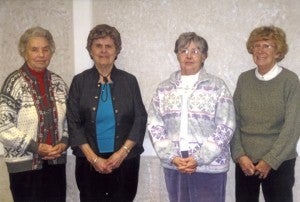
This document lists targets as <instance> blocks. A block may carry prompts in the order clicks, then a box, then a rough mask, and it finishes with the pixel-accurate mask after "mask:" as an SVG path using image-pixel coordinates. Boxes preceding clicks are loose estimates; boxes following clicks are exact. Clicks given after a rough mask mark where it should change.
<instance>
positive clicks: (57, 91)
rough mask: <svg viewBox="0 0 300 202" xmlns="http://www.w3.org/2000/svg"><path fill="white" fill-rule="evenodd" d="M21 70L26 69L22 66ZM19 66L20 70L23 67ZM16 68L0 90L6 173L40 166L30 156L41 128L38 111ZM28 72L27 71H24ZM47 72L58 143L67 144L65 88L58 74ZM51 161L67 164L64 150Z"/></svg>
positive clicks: (0, 128) (0, 138)
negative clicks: (55, 115) (55, 116)
mask: <svg viewBox="0 0 300 202" xmlns="http://www.w3.org/2000/svg"><path fill="white" fill-rule="evenodd" d="M22 68H23V70H24V69H25V70H26V68H27V67H26V66H25V65H24V66H23V67H22ZM22 68H21V69H22ZM21 69H19V70H16V71H14V72H13V73H11V74H10V75H9V76H8V77H7V78H6V80H5V81H4V83H3V86H2V89H1V92H0V141H1V143H2V144H3V146H4V157H5V161H6V165H7V168H8V172H10V173H16V172H23V171H28V170H33V169H41V168H42V165H38V166H34V165H33V162H34V161H33V157H34V154H36V153H37V148H38V142H37V136H38V132H39V127H40V124H41V123H40V121H39V116H38V111H37V109H36V107H35V103H34V100H33V96H32V89H31V90H30V87H29V83H28V82H26V80H25V77H24V71H23V72H22V70H21ZM25 72H26V74H28V70H27V71H25ZM46 74H49V76H50V77H49V78H51V81H50V91H52V92H53V96H54V104H55V108H56V110H57V120H55V121H56V122H57V131H58V132H57V134H58V137H57V138H58V142H62V143H65V144H67V145H68V133H67V124H66V99H67V92H68V88H67V85H66V84H65V82H64V81H63V80H62V78H61V77H59V76H58V75H56V74H54V73H53V72H51V71H49V70H46ZM49 163H50V164H53V163H54V164H56V163H57V164H62V163H66V152H64V153H63V154H62V156H61V157H59V158H57V159H56V160H55V161H49Z"/></svg>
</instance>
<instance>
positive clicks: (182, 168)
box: [172, 156, 197, 174]
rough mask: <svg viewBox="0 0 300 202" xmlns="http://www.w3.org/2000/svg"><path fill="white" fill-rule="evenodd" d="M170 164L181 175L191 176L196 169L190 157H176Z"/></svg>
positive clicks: (195, 163)
mask: <svg viewBox="0 0 300 202" xmlns="http://www.w3.org/2000/svg"><path fill="white" fill-rule="evenodd" d="M172 163H173V164H174V165H175V166H176V168H177V170H178V171H179V172H182V173H187V174H192V173H194V172H195V171H196V169H197V161H196V160H195V159H194V158H193V157H191V156H190V157H187V158H182V157H179V156H176V157H175V158H174V159H173V161H172Z"/></svg>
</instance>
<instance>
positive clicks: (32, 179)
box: [9, 162, 66, 202]
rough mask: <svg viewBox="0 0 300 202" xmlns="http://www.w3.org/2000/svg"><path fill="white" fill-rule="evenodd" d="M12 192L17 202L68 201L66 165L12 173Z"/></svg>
mask: <svg viewBox="0 0 300 202" xmlns="http://www.w3.org/2000/svg"><path fill="white" fill-rule="evenodd" d="M9 180H10V190H11V192H12V196H13V199H14V201H15V202H18V201H23V202H25V201H26V202H29V201H30V202H47V201H49V202H50V201H52V202H54V201H55V202H63V201H66V165H65V164H57V165H48V163H47V162H44V164H43V169H41V170H33V171H25V172H20V173H10V174H9Z"/></svg>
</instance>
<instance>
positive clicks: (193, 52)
mask: <svg viewBox="0 0 300 202" xmlns="http://www.w3.org/2000/svg"><path fill="white" fill-rule="evenodd" d="M179 54H180V55H184V56H187V55H189V54H191V55H192V56H193V57H196V56H199V55H200V54H201V52H200V50H199V49H192V50H189V49H182V50H180V51H179Z"/></svg>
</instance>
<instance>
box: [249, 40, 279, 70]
mask: <svg viewBox="0 0 300 202" xmlns="http://www.w3.org/2000/svg"><path fill="white" fill-rule="evenodd" d="M252 48H253V54H252V56H253V61H254V63H255V64H256V65H257V67H258V71H259V73H261V74H265V73H267V72H268V71H269V70H270V69H272V67H273V66H274V65H275V64H276V59H277V58H278V57H279V55H278V53H277V50H276V45H275V42H274V41H273V40H262V41H257V42H255V43H254V44H253V47H252Z"/></svg>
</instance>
